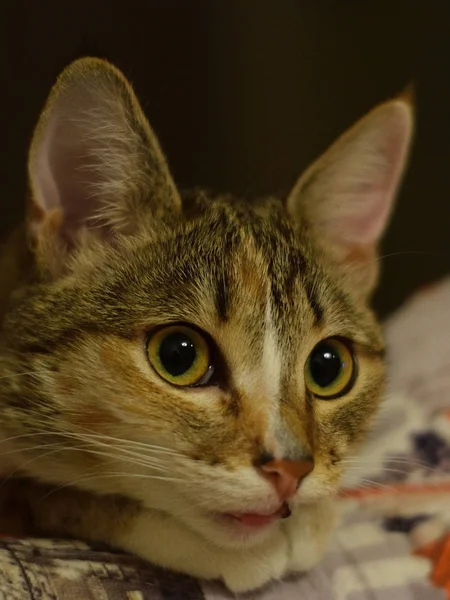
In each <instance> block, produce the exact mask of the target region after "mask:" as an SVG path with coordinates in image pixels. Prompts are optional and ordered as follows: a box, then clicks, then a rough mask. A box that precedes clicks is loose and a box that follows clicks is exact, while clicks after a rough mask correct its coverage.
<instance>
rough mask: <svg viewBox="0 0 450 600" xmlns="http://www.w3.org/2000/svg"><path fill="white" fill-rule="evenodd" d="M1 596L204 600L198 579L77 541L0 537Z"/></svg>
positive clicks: (66, 599) (68, 599)
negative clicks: (0, 538)
mask: <svg viewBox="0 0 450 600" xmlns="http://www.w3.org/2000/svg"><path fill="white" fill-rule="evenodd" d="M0 598H1V599H2V600H3V599H5V600H204V596H203V593H202V591H201V589H200V586H199V584H198V583H197V582H196V581H195V580H193V579H191V578H189V577H185V576H183V575H178V574H177V575H175V574H173V573H170V572H169V571H165V570H163V569H159V568H157V567H153V566H151V565H149V564H148V563H146V562H144V561H142V560H139V559H137V558H134V557H131V556H127V555H125V554H122V553H115V552H113V551H111V550H110V549H106V548H102V547H96V548H94V547H92V546H88V545H86V544H84V543H81V542H76V541H74V542H72V541H56V540H54V541H53V540H15V539H2V540H0Z"/></svg>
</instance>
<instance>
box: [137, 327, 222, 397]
mask: <svg viewBox="0 0 450 600" xmlns="http://www.w3.org/2000/svg"><path fill="white" fill-rule="evenodd" d="M147 354H148V359H149V361H150V364H151V365H152V367H153V368H154V369H155V371H156V372H157V373H158V375H159V376H160V377H161V378H162V379H165V380H166V381H168V382H169V383H172V384H173V385H178V386H184V387H187V386H192V385H196V384H197V385H198V384H200V383H203V384H205V383H207V382H208V380H209V378H210V377H211V375H212V373H213V369H212V367H211V364H210V352H209V346H208V343H207V342H206V340H205V338H204V337H203V336H202V335H201V334H200V333H199V332H198V331H196V330H195V329H191V328H190V327H186V326H184V325H171V326H169V327H164V328H162V329H159V330H158V331H157V332H156V333H155V334H154V335H152V336H151V337H150V339H149V340H148V343H147Z"/></svg>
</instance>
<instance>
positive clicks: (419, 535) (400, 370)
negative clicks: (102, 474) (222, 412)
mask: <svg viewBox="0 0 450 600" xmlns="http://www.w3.org/2000/svg"><path fill="white" fill-rule="evenodd" d="M449 307H450V280H448V281H444V282H442V283H441V284H439V285H436V286H434V287H433V288H431V289H427V290H425V291H423V292H421V293H420V294H418V295H416V296H415V297H414V298H413V299H412V300H410V302H409V303H408V304H407V305H406V306H405V307H403V308H402V309H401V310H400V311H399V313H398V314H397V315H394V317H393V318H392V319H391V320H390V321H389V322H388V323H387V324H386V332H387V338H388V346H389V352H390V365H391V366H390V374H389V386H390V397H389V400H388V401H387V402H386V406H385V410H384V413H383V414H382V415H381V418H380V420H379V423H378V426H377V428H376V429H375V431H374V433H373V435H372V438H371V440H369V443H368V444H367V445H366V447H365V449H364V452H363V455H362V457H361V458H360V459H358V461H357V462H349V476H348V477H347V479H346V481H345V485H344V488H343V490H342V494H341V497H340V499H339V503H340V506H341V511H342V519H341V524H340V526H339V527H338V528H337V530H336V532H335V535H334V537H333V540H332V543H331V546H330V549H329V552H328V554H327V556H326V558H325V560H324V561H323V562H322V564H321V565H320V566H319V567H317V568H316V569H314V570H313V571H312V572H310V573H308V574H306V575H304V576H298V577H293V578H289V579H287V580H285V581H283V582H277V583H275V584H273V585H270V586H268V587H267V588H265V589H264V590H260V591H258V592H254V593H251V594H245V595H243V598H246V599H247V600H297V599H303V598H304V599H306V600H450V310H449ZM232 598H236V595H234V594H230V593H229V592H227V591H226V590H225V589H224V588H223V587H222V586H221V585H220V584H219V583H209V582H207V583H205V582H203V583H199V582H196V581H195V580H193V579H191V578H189V577H186V576H183V575H179V574H172V573H170V572H167V571H164V570H162V569H159V568H156V567H153V566H151V565H149V564H148V563H146V562H144V561H141V560H139V559H137V558H133V557H130V556H127V555H125V554H123V553H120V552H117V553H116V552H113V551H111V550H110V549H107V548H104V547H100V546H96V547H95V548H94V547H92V546H88V545H86V544H84V543H81V542H72V541H71V542H69V541H51V540H21V539H20V540H17V539H1V538H0V600H3V599H4V600H84V599H89V600H91V599H92V600H230V599H232Z"/></svg>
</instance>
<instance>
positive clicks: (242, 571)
mask: <svg viewBox="0 0 450 600" xmlns="http://www.w3.org/2000/svg"><path fill="white" fill-rule="evenodd" d="M288 567H289V543H288V538H287V536H286V535H285V534H284V533H283V532H281V531H279V532H277V533H276V534H275V535H274V536H273V537H271V538H270V541H269V540H268V541H267V542H266V543H264V544H262V545H261V546H257V547H253V548H251V549H247V550H242V551H232V550H230V554H229V556H228V557H226V558H225V559H224V560H223V562H222V564H221V569H220V570H221V579H222V581H223V582H224V584H225V585H226V587H227V588H228V589H229V590H230V591H232V592H234V593H238V592H248V591H251V590H256V589H258V588H261V587H263V586H264V585H266V584H268V583H269V582H271V581H273V580H279V579H281V578H282V577H283V576H284V575H285V574H286V573H287V571H288Z"/></svg>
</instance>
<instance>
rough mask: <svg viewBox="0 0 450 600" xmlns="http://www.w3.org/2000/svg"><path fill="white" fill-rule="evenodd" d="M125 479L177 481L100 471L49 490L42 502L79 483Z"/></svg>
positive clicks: (159, 477)
mask: <svg viewBox="0 0 450 600" xmlns="http://www.w3.org/2000/svg"><path fill="white" fill-rule="evenodd" d="M127 477H132V478H138V479H148V480H158V481H178V480H177V479H174V478H172V477H163V476H160V475H144V474H142V473H124V472H122V471H118V472H112V473H111V472H107V473H105V472H104V471H102V472H99V473H96V474H95V475H92V476H90V477H81V478H79V479H74V480H72V481H68V482H67V483H64V484H62V485H60V486H57V487H55V488H54V489H53V490H51V491H50V492H48V493H47V494H45V496H43V498H42V500H44V499H45V498H47V497H48V496H50V495H51V494H54V493H56V492H58V491H60V490H62V489H65V488H67V487H74V486H78V485H80V483H85V482H87V481H92V480H97V479H98V478H102V479H106V478H127Z"/></svg>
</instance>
